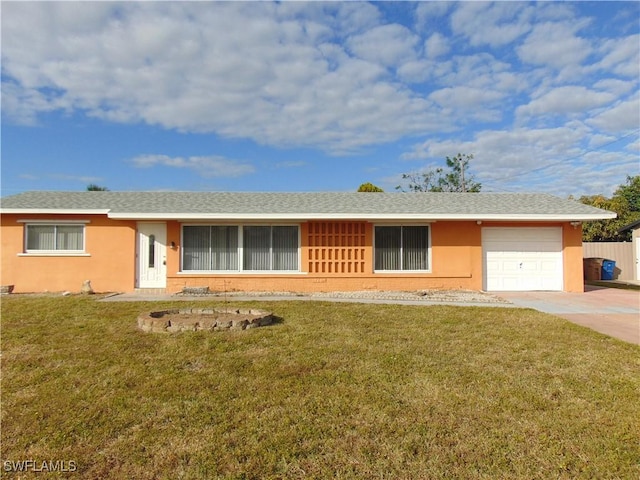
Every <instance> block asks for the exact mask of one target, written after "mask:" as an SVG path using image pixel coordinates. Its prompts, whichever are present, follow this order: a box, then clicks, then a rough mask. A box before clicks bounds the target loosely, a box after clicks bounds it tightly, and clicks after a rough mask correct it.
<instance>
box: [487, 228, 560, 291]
mask: <svg viewBox="0 0 640 480" xmlns="http://www.w3.org/2000/svg"><path fill="white" fill-rule="evenodd" d="M482 252H483V259H484V289H485V290H488V291H530V290H562V289H563V277H562V270H563V269H562V229H561V228H560V227H541V228H528V227H521V228H498V227H486V228H483V229H482Z"/></svg>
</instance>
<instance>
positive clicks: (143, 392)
mask: <svg viewBox="0 0 640 480" xmlns="http://www.w3.org/2000/svg"><path fill="white" fill-rule="evenodd" d="M175 305H176V304H171V303H169V302H167V303H155V304H151V303H115V302H114V303H102V302H96V301H95V300H94V299H92V298H86V297H28V296H26V297H22V296H15V297H5V298H4V299H3V302H2V340H1V345H2V416H1V419H2V445H1V458H2V461H3V462H4V461H6V460H9V461H17V460H26V459H34V460H36V461H37V462H41V461H49V460H51V461H55V460H61V461H62V460H66V461H70V460H72V461H74V462H75V464H76V465H77V471H76V472H74V473H67V474H65V475H66V477H65V478H82V479H103V478H107V479H108V478H114V479H115V478H118V479H119V478H136V479H156V478H158V479H163V478H166V479H175V478H184V479H197V478H207V479H214V478H221V479H222V478H224V479H227V478H228V479H253V478H255V479H258V478H260V479H262V478H273V479H275V478H344V479H350V478H367V479H369V478H374V479H387V478H388V479H391V478H393V479H410V478H411V479H415V478H436V479H437V478H472V479H473V478H487V479H489V478H491V479H493V478H509V479H512V478H523V479H524V478H526V479H531V478H567V479H568V478H638V477H639V476H640V401H639V400H640V374H639V372H640V355H639V353H640V349H639V348H638V347H637V346H634V345H631V344H626V343H624V342H620V341H618V340H615V339H612V338H609V337H606V336H603V335H600V334H598V333H595V332H592V331H590V330H587V329H584V328H581V327H578V326H575V325H573V324H570V323H568V322H566V321H564V320H561V319H559V318H556V317H553V316H549V315H545V314H541V313H538V312H535V311H533V310H522V309H505V308H472V307H460V308H456V307H448V306H442V307H438V306H435V307H414V306H394V305H384V306H383V305H362V304H348V303H335V304H334V303H325V302H313V303H311V302H274V303H267V302H260V303H257V302H256V303H242V304H241V303H238V305H240V306H254V307H257V308H265V309H269V310H271V311H273V312H274V313H275V314H277V315H278V316H279V317H281V318H282V321H281V322H279V323H277V324H275V325H273V326H269V327H262V328H258V329H254V330H250V331H241V332H237V331H229V332H209V333H205V332H192V333H181V334H176V335H162V334H145V333H142V332H140V331H138V330H137V329H136V322H135V319H136V317H137V315H138V314H139V313H140V312H143V311H147V310H156V309H161V308H169V307H171V306H175ZM180 305H184V303H181V304H180ZM204 305H220V304H219V303H217V304H216V303H214V302H211V303H208V302H198V306H204ZM234 305H235V304H234ZM3 465H5V464H3ZM0 468H1V467H0ZM4 474H5V478H45V477H43V474H42V473H33V472H27V474H26V475H25V474H24V473H21V474H17V473H11V472H4ZM52 476H53V477H56V475H55V474H54V475H52ZM60 476H61V477H62V476H63V475H60Z"/></svg>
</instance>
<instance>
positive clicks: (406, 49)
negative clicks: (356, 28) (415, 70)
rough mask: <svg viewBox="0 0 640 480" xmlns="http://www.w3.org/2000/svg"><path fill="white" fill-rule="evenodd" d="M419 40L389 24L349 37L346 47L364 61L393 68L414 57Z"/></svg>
mask: <svg viewBox="0 0 640 480" xmlns="http://www.w3.org/2000/svg"><path fill="white" fill-rule="evenodd" d="M419 40H420V39H419V37H418V36H417V35H415V34H413V33H412V32H411V31H410V30H409V29H408V28H406V27H404V26H402V25H398V24H390V25H381V26H378V27H375V28H372V29H371V30H368V31H367V32H365V33H361V34H360V35H356V36H352V37H349V38H348V40H347V46H348V47H349V49H350V50H351V51H352V52H353V53H355V54H356V55H357V56H358V57H360V58H362V59H364V60H367V61H370V62H374V63H379V64H381V65H384V66H385V67H395V66H397V65H399V64H402V63H404V62H405V61H407V60H412V59H414V58H415V57H416V52H415V47H416V45H417V44H418V42H419Z"/></svg>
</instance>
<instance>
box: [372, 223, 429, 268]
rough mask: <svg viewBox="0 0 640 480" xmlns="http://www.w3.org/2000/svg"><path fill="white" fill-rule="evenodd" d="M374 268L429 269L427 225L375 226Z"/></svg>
mask: <svg viewBox="0 0 640 480" xmlns="http://www.w3.org/2000/svg"><path fill="white" fill-rule="evenodd" d="M374 267H375V270H390V271H402V270H409V271H419V270H429V227H428V226H424V225H421V226H378V227H375V265H374Z"/></svg>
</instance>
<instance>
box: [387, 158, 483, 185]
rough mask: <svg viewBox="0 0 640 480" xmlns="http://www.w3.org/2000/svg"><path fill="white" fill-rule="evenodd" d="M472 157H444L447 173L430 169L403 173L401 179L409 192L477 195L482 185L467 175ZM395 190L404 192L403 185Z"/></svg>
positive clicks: (442, 169)
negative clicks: (405, 183) (467, 193)
mask: <svg viewBox="0 0 640 480" xmlns="http://www.w3.org/2000/svg"><path fill="white" fill-rule="evenodd" d="M471 160H473V155H471V154H466V153H458V154H457V155H456V156H455V157H446V163H447V168H448V169H449V170H448V171H445V169H444V168H436V169H431V170H428V171H426V172H417V173H403V174H402V179H403V180H406V181H407V182H408V185H407V187H406V188H407V189H408V190H409V191H410V192H465V193H466V192H469V193H477V192H479V191H480V189H481V188H482V184H481V183H479V182H476V181H475V178H474V177H473V176H472V175H470V174H469V171H468V170H469V161H471ZM396 190H401V191H403V192H404V191H406V190H405V187H404V186H403V185H398V186H397V187H396Z"/></svg>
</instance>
